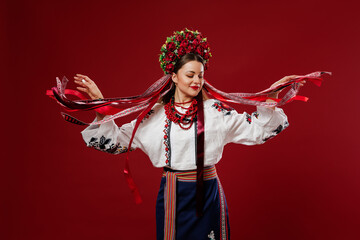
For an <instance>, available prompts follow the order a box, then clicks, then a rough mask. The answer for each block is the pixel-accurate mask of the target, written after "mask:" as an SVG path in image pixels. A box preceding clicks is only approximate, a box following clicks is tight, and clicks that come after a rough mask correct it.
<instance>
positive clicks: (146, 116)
mask: <svg viewBox="0 0 360 240" xmlns="http://www.w3.org/2000/svg"><path fill="white" fill-rule="evenodd" d="M154 112H155V111H154V109H151V110H150V111H149V112H148V113H147V114H146V115H145V116H144V118H143V119H142V120H141V123H143V122H144V121H145V120H146V119H148V118H149V117H150V115H151V114H153V113H154Z"/></svg>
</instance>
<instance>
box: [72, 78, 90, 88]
mask: <svg viewBox="0 0 360 240" xmlns="http://www.w3.org/2000/svg"><path fill="white" fill-rule="evenodd" d="M74 82H75V83H76V84H78V85H80V86H82V87H87V86H86V82H83V81H79V80H75V81H74Z"/></svg>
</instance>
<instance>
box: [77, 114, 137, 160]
mask: <svg viewBox="0 0 360 240" xmlns="http://www.w3.org/2000/svg"><path fill="white" fill-rule="evenodd" d="M109 117H110V116H109V115H107V116H105V117H104V119H107V118H109ZM95 121H97V120H96V118H95V120H94V122H95ZM135 123H136V119H135V120H133V121H131V122H130V123H126V124H124V125H122V126H121V127H120V128H119V127H118V126H117V125H116V123H115V122H114V120H112V121H110V122H106V123H103V124H100V125H91V126H88V127H87V128H85V129H84V130H83V131H82V132H81V134H82V137H83V139H84V141H85V143H86V145H87V146H88V147H91V148H94V149H96V150H99V151H103V152H107V153H110V154H119V153H124V152H127V149H128V146H129V142H130V139H131V135H132V132H133V129H134V126H135ZM137 145H138V144H137V139H136V138H135V137H134V140H133V142H132V145H131V149H130V150H131V151H132V150H135V149H136V148H137Z"/></svg>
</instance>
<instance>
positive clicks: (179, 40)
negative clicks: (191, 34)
mask: <svg viewBox="0 0 360 240" xmlns="http://www.w3.org/2000/svg"><path fill="white" fill-rule="evenodd" d="M175 40H176V41H177V42H181V41H182V40H184V37H183V36H182V35H181V34H179V35H176V37H175Z"/></svg>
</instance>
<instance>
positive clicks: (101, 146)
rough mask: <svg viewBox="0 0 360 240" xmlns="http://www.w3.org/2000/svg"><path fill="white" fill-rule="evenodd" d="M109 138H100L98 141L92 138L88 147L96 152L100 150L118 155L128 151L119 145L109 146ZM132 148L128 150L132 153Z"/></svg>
mask: <svg viewBox="0 0 360 240" xmlns="http://www.w3.org/2000/svg"><path fill="white" fill-rule="evenodd" d="M110 142H111V138H106V137H104V136H101V137H100V139H99V141H98V138H95V137H92V138H91V139H90V142H89V144H88V146H89V147H92V148H95V149H96V150H100V151H102V152H107V153H111V154H119V153H124V152H127V151H128V148H127V147H124V146H121V145H120V143H117V144H114V143H112V144H110ZM106 145H108V146H106ZM134 150H135V149H134V148H130V151H134Z"/></svg>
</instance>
